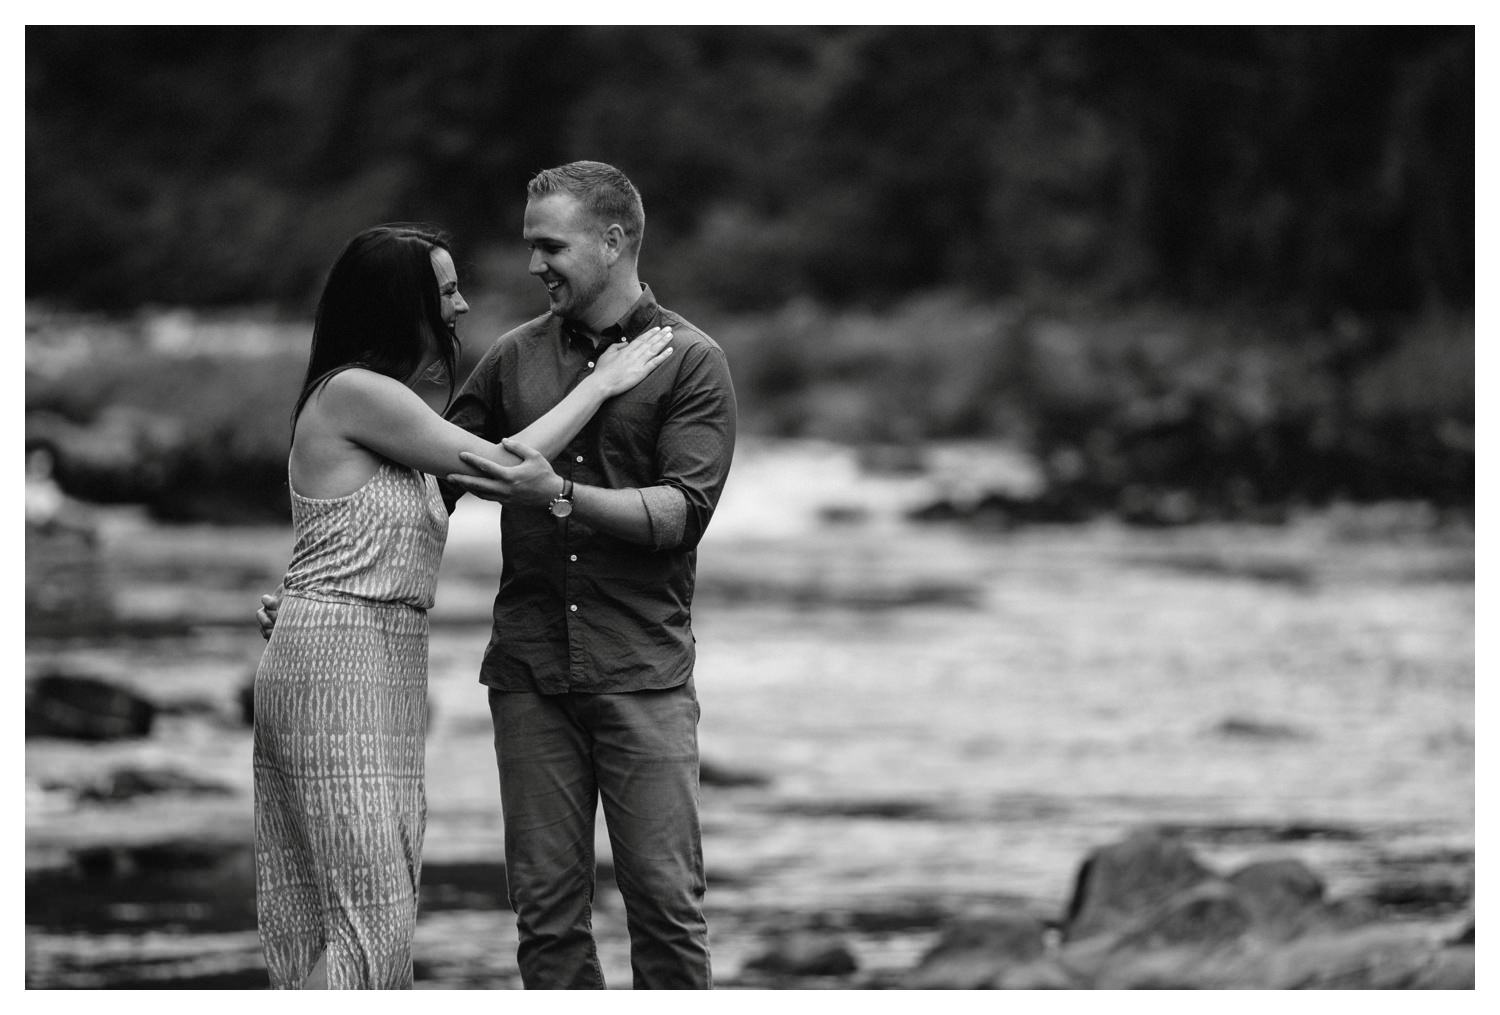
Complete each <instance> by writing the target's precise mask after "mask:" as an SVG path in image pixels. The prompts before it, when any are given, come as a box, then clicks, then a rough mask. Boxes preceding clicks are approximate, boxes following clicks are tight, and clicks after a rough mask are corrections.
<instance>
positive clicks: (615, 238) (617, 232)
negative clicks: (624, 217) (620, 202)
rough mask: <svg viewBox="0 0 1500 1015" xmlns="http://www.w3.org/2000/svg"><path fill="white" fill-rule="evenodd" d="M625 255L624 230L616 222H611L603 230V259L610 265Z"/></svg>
mask: <svg viewBox="0 0 1500 1015" xmlns="http://www.w3.org/2000/svg"><path fill="white" fill-rule="evenodd" d="M624 253H625V230H624V229H623V228H621V226H620V224H619V223H618V222H611V223H610V224H609V225H608V226H606V227H605V229H604V258H605V260H606V261H608V262H609V263H610V264H614V263H615V262H616V261H618V260H619V259H620V255H622V254H624Z"/></svg>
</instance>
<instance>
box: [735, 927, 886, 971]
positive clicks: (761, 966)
mask: <svg viewBox="0 0 1500 1015" xmlns="http://www.w3.org/2000/svg"><path fill="white" fill-rule="evenodd" d="M745 968H746V969H753V970H757V971H759V972H762V973H780V974H783V975H790V976H844V975H846V974H848V973H852V972H854V971H855V970H856V969H858V968H859V963H858V962H856V961H855V958H854V953H853V952H851V951H850V950H849V946H848V945H846V944H845V943H844V942H843V941H842V940H841V939H839V938H835V937H828V936H826V935H823V934H813V933H807V932H800V933H794V934H789V935H787V936H786V937H784V938H781V939H780V940H778V941H777V942H776V943H775V944H774V945H772V946H771V947H770V948H768V949H766V950H765V951H763V952H761V953H760V954H758V955H756V956H755V957H753V958H752V959H750V961H749V962H747V963H745Z"/></svg>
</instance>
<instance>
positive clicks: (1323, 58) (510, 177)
mask: <svg viewBox="0 0 1500 1015" xmlns="http://www.w3.org/2000/svg"><path fill="white" fill-rule="evenodd" d="M26 48H27V85H26V103H27V120H26V193H27V200H26V230H27V259H26V265H27V271H26V291H27V295H28V297H33V298H43V299H47V300H49V301H56V302H61V303H64V304H68V305H72V306H75V307H84V308H98V309H115V310H118V309H128V308H132V307H136V306H139V305H141V304H143V303H165V304H186V305H198V306H213V305H233V304H243V303H270V304H279V305H282V306H284V307H287V308H288V309H293V310H296V311H299V312H300V311H303V310H305V309H306V308H307V306H308V305H309V303H310V301H311V300H312V298H313V296H314V294H315V292H316V289H317V286H318V284H319V282H320V281H321V276H322V273H323V271H324V270H325V269H326V266H327V264H328V263H329V262H330V260H331V258H332V256H333V254H334V253H336V252H337V248H338V246H339V245H340V243H341V242H342V240H343V239H344V238H346V237H347V236H348V235H350V234H352V233H353V232H354V231H356V230H358V229H359V228H362V227H363V226H365V225H367V224H369V223H371V222H375V221H380V220H388V219H394V218H401V219H412V218H423V219H431V220H435V221H437V222H440V223H443V224H445V225H447V226H448V227H450V228H451V229H452V230H453V231H454V233H455V234H456V237H457V238H458V240H459V242H460V245H461V248H462V252H464V253H465V254H466V255H467V259H468V260H469V261H470V262H471V263H470V265H469V269H468V270H469V273H470V275H471V276H473V277H474V282H475V283H476V284H477V286H481V287H487V288H491V289H504V288H506V287H507V286H510V285H514V284H516V283H517V277H518V276H520V275H521V272H520V271H519V270H518V268H519V224H520V218H521V207H522V204H523V187H524V184H525V181H526V179H527V178H528V177H529V176H530V175H531V174H532V173H533V172H535V171H536V170H538V169H540V168H543V167H545V166H549V165H555V164H558V163H560V162H564V161H567V160H570V159H574V158H585V157H586V158H597V159H602V160H605V161H611V162H614V163H616V164H618V165H620V166H621V167H622V168H624V169H625V170H626V171H627V172H628V173H629V174H630V175H631V176H632V178H633V179H635V180H636V181H637V183H638V184H639V186H640V187H641V189H642V191H643V193H644V194H645V197H646V203H647V211H648V216H649V219H650V232H649V234H648V246H647V260H648V262H649V263H648V265H647V267H648V269H649V270H648V271H647V272H646V274H647V277H648V278H650V279H652V280H653V282H655V281H656V280H658V279H659V280H661V282H660V283H657V284H658V285H659V286H661V287H663V288H666V287H668V284H669V287H670V290H671V291H674V292H691V293H692V294H693V297H692V302H693V303H694V304H695V305H696V306H700V307H701V306H714V307H718V308H721V309H723V310H726V311H746V310H758V309H770V308H774V307H777V306H781V305H784V304H785V303H787V302H788V301H789V300H792V299H796V298H799V297H808V298H813V299H816V300H818V301H820V302H822V303H825V304H832V305H835V306H837V305H851V304H861V305H880V304H882V303H887V302H889V301H890V300H892V299H895V298H898V297H900V296H902V295H904V294H906V293H909V292H912V291H916V290H922V289H926V288H931V287H936V286H943V287H956V288H958V289H960V290H961V291H964V292H967V293H971V294H973V295H975V296H976V297H981V298H992V297H1010V296H1021V297H1025V298H1031V299H1035V298H1042V299H1048V298H1052V297H1054V296H1058V297H1066V298H1068V299H1071V300H1076V299H1079V298H1084V299H1089V300H1093V301H1103V302H1106V303H1108V302H1115V301H1139V300H1141V299H1165V300H1171V301H1176V302H1179V303H1184V304H1190V305H1195V306H1200V307H1201V306H1213V307H1223V306H1232V305H1239V306H1246V305H1250V306H1261V305H1267V304H1271V305H1275V306H1277V307H1292V308H1296V309H1297V310H1300V311H1305V312H1307V313H1308V314H1310V315H1312V316H1311V318H1310V319H1314V320H1315V319H1318V318H1319V317H1326V315H1329V314H1332V313H1334V312H1353V313H1356V314H1359V315H1361V316H1365V317H1368V316H1381V315H1386V314H1392V313H1394V314H1404V313H1409V312H1413V311H1416V310H1420V309H1427V308H1431V307H1433V306H1435V305H1436V306H1442V307H1447V308H1463V307H1470V306H1472V302H1473V288H1474V109H1475V107H1474V31H1473V28H1472V27H1470V26H1459V27H1447V28H1410V27H1407V28H1401V27H1397V28H1379V27H1376V28H1360V27H1323V28H1318V27H1309V28H1177V29H1159V28H1134V27H1114V28H1079V27H1073V28H1043V27H1018V28H1004V27H994V28H976V27H967V28H938V27H837V28H813V27H764V28H731V27H705V28H670V27H668V28H663V27H648V28H588V27H550V28H549V27H508V28H478V29H476V28H247V27H236V28H212V27H195V28H186V27H178V28H172V27H167V28H76V27H67V28H37V27H31V28H28V29H27V32H26ZM471 287H472V286H471Z"/></svg>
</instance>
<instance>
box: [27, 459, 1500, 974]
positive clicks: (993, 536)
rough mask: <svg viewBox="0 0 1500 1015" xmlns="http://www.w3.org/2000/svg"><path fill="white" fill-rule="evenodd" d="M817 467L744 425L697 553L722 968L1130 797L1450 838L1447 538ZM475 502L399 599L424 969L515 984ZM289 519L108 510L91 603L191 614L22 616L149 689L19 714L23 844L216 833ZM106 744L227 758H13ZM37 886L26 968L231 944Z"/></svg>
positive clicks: (708, 800)
mask: <svg viewBox="0 0 1500 1015" xmlns="http://www.w3.org/2000/svg"><path fill="white" fill-rule="evenodd" d="M992 464H993V463H992ZM851 470H852V466H851V465H850V459H849V458H848V457H847V456H844V455H842V454H840V453H838V452H836V451H834V450H831V449H818V448H815V447H814V448H808V447H803V448H800V449H791V448H784V447H779V446H752V447H749V448H747V450H746V451H745V452H744V453H742V455H741V461H740V462H739V463H737V465H736V472H735V474H734V475H733V476H732V478H731V484H730V493H729V495H728V496H727V497H726V501H725V504H724V506H723V508H722V510H721V514H720V517H719V519H717V520H716V522H715V527H714V530H713V531H712V532H711V534H710V539H709V540H708V541H707V542H706V543H705V545H704V547H703V549H702V553H701V561H700V596H699V601H698V604H697V606H696V608H695V629H696V631H697V636H698V643H699V666H698V675H697V685H698V692H699V697H700V700H701V702H702V705H703V719H702V724H701V729H700V733H701V747H702V755H703V759H704V763H705V788H704V805H703V819H704V836H705V851H706V854H707V860H708V865H709V879H710V893H709V917H710V924H711V929H712V935H713V944H714V951H715V965H716V975H717V976H718V977H719V978H720V979H721V981H723V982H724V983H725V984H726V985H735V984H736V983H737V982H738V983H742V984H743V985H754V984H753V980H751V979H749V978H747V974H745V973H744V967H745V964H746V962H747V960H748V959H749V958H750V957H751V956H753V955H754V954H755V953H756V952H757V951H759V950H761V949H763V948H764V947H765V946H766V945H767V944H768V943H769V942H770V941H771V940H773V939H774V937H775V935H776V934H778V933H780V932H782V931H784V930H785V929H787V928H788V927H796V926H814V927H824V928H832V929H836V930H838V931H839V932H841V933H843V934H845V935H846V937H847V939H848V941H849V942H850V944H851V946H852V947H853V949H854V951H855V953H856V955H857V956H858V958H859V959H860V962H861V965H862V968H864V969H867V970H879V969H892V970H895V969H901V968H905V967H908V966H910V965H911V964H912V963H913V962H914V961H915V960H916V959H917V958H918V957H919V955H920V952H921V950H922V948H924V947H925V946H926V944H927V943H929V942H930V941H931V939H932V937H933V934H934V929H935V927H936V922H937V920H938V919H939V918H941V917H943V916H944V915H952V914H962V913H968V912H975V911H979V910H982V909H983V908H984V907H985V906H986V905H989V904H993V903H996V902H999V901H1002V900H1012V899H1020V900H1023V901H1024V902H1026V903H1028V904H1030V905H1032V906H1033V907H1034V908H1035V909H1036V910H1037V911H1038V912H1041V913H1044V914H1056V913H1057V912H1058V911H1059V910H1061V908H1062V907H1063V906H1065V905H1066V902H1067V898H1068V893H1069V892H1070V890H1071V886H1072V878H1073V876H1074V873H1075V872H1076V869H1077V866H1078V864H1079V862H1080V860H1081V859H1082V858H1083V856H1084V854H1085V853H1086V852H1087V851H1088V850H1090V849H1092V848H1094V847H1096V846H1099V845H1103V844H1105V843H1107V842H1109V841H1112V840H1113V839H1115V838H1117V837H1119V836H1120V835H1122V834H1124V833H1125V832H1127V831H1129V830H1130V829H1132V828H1135V827H1138V826H1140V825H1142V824H1146V823H1159V824H1168V825H1172V826H1175V827H1178V828H1180V829H1181V830H1182V831H1183V834H1184V835H1185V836H1187V837H1188V839H1189V841H1190V842H1191V843H1192V845H1193V846H1194V848H1195V849H1197V850H1198V851H1199V852H1200V853H1201V855H1202V856H1203V857H1204V859H1205V860H1207V861H1208V862H1210V863H1212V864H1215V865H1221V866H1224V867H1232V866H1234V865H1237V864H1238V863H1241V862H1243V861H1245V860H1247V859H1251V858H1259V857H1266V856H1298V857H1301V858H1302V859H1304V860H1306V861H1307V862H1308V863H1310V864H1311V865H1313V866H1314V868H1315V869H1317V870H1318V871H1319V872H1320V873H1321V874H1322V875H1323V876H1324V877H1325V878H1326V879H1327V881H1328V884H1329V891H1330V893H1331V894H1335V895H1337V894H1340V893H1344V892H1353V891H1357V890H1359V888H1360V887H1361V886H1362V885H1365V884H1368V883H1369V882H1370V881H1371V880H1372V879H1375V878H1377V877H1379V876H1381V874H1382V872H1388V871H1389V870H1390V869H1392V868H1394V867H1399V866H1400V865H1402V864H1404V863H1420V862H1425V861H1427V860H1430V859H1431V858H1433V857H1442V856H1449V855H1458V856H1462V855H1464V854H1466V853H1470V854H1471V852H1472V849H1473V845H1474V710H1473V705H1474V581H1473V559H1474V558H1473V545H1472V538H1471V537H1464V536H1462V535H1458V536H1455V535H1454V534H1452V533H1449V534H1447V535H1444V534H1441V533H1438V534H1433V533H1430V532H1428V533H1416V534H1413V533H1412V532H1411V531H1409V529H1408V528H1407V527H1403V526H1401V525H1394V526H1384V527H1382V526H1379V525H1377V526H1374V528H1373V529H1370V527H1369V526H1367V525H1363V524H1362V523H1361V524H1356V522H1357V519H1356V520H1355V521H1351V520H1350V519H1349V518H1347V517H1341V516H1338V515H1336V514H1335V515H1322V516H1319V517H1317V518H1312V519H1307V520H1304V521H1302V522H1299V523H1297V524H1294V525H1291V526H1288V527H1284V528H1276V529H1263V528H1262V529H1253V528H1237V527H1236V528H1194V529H1185V530H1177V531H1169V532H1168V531H1162V532H1141V531H1129V530H1124V529H1121V528H1118V527H1114V526H1108V525H1095V526H1088V527H1078V528H1057V529H1028V530H1020V531H1015V532H1009V533H1006V532H997V531H980V532H975V531H965V530H963V529H959V528H947V527H932V526H927V527H921V526H915V525H911V524H908V523H905V522H902V521H900V513H901V510H902V509H903V508H904V507H906V506H909V503H910V501H911V499H912V498H913V497H915V496H917V488H916V486H914V485H913V484H912V483H911V482H909V481H907V480H884V481H876V480H871V479H868V478H862V477H859V476H858V474H857V473H856V472H853V471H851ZM497 518H498V514H497V509H495V508H493V506H492V505H477V504H466V505H464V506H461V507H460V509H459V512H458V513H457V515H455V518H454V531H453V535H452V538H451V541H450V545H449V550H448V554H447V557H446V558H445V563H444V572H443V577H442V579H441V581H440V586H439V603H438V606H437V608H436V609H435V610H434V612H433V622H434V630H433V636H432V674H431V697H432V702H433V706H434V720H433V725H432V729H431V732H430V737H429V743H428V784H429V788H428V795H429V805H430V819H429V822H430V823H429V828H428V833H427V851H426V856H427V863H428V866H429V871H431V872H433V873H432V875H431V876H432V877H433V878H434V879H435V880H434V881H433V883H432V887H431V891H432V892H433V893H434V895H433V897H434V899H438V900H439V901H437V902H435V903H434V904H433V905H432V906H429V907H428V908H426V909H424V914H423V918H422V921H421V926H420V929H419V935H418V952H419V963H420V965H419V977H421V978H422V982H421V983H420V984H419V985H421V986H426V987H445V986H448V987H451V986H502V987H503V986H515V985H516V982H515V979H514V967H513V962H512V960H511V958H510V956H511V952H512V949H513V944H514V930H513V926H512V923H511V916H510V914H509V913H508V912H505V911H504V910H503V909H502V908H501V900H503V885H501V884H498V883H495V882H496V879H495V878H494V877H493V876H489V875H487V874H486V872H487V871H491V870H493V868H492V867H491V866H490V865H492V864H493V863H496V862H498V861H499V860H500V858H501V857H500V841H501V840H500V836H501V824H500V817H499V807H498V799H499V794H498V783H497V778H496V775H495V771H494V764H493V754H492V752H491V745H490V730H489V720H488V714H487V709H486V706H485V700H484V692H483V688H481V687H480V686H479V685H478V684H477V682H476V677H475V674H476V671H477V664H478V659H479V656H480V653H481V652H482V650H483V647H484V644H485V641H486V639H487V637H488V625H487V622H486V618H487V614H488V604H489V600H490V597H491V596H492V595H493V589H494V580H495V575H496V574H497V573H498V550H497V548H496V547H495V545H494V538H493V528H494V526H495V525H496V524H497ZM1367 529H1370V530H1369V531H1366V530H1367ZM289 541H290V540H289V534H288V533H286V532H284V531H279V530H234V531H222V530H211V529H186V530H183V529H173V530H167V529H161V528H157V527H154V526H150V525H148V524H146V523H144V522H141V521H140V520H139V519H138V518H137V517H135V516H132V515H129V514H123V515H112V516H110V519H109V520H108V523H107V525H106V528H105V539H104V546H105V548H106V558H107V560H108V568H109V575H110V579H111V583H112V585H111V587H112V589H113V594H114V596H115V600H116V603H117V606H118V608H119V609H120V610H121V611H122V612H124V613H125V614H127V615H129V616H132V617H137V618H140V619H141V621H142V624H143V626H144V625H145V624H146V622H148V621H152V620H158V621H159V620H163V619H172V618H176V619H178V620H181V619H187V620H191V621H192V622H193V623H192V624H191V625H190V626H186V627H185V628H183V629H181V630H177V631H175V632H172V631H169V632H168V633H159V634H158V635H156V636H152V637H141V636H117V637H111V638H108V639H102V640H101V639H89V638H79V639H73V640H69V641H60V640H48V641H43V640H40V639H37V640H33V641H31V642H28V646H27V659H28V666H29V667H30V668H31V669H33V670H35V669H36V668H38V667H41V666H54V665H60V666H64V667H66V668H70V669H72V670H74V671H77V672H90V673H97V674H101V675H105V676H108V677H110V678H111V679H117V680H119V681H121V682H124V683H128V684H129V685H130V686H132V687H135V688H137V689H139V690H141V691H143V692H144V693H146V694H148V695H150V696H151V697H153V698H154V699H156V700H158V701H159V702H167V703H177V704H179V705H182V706H183V707H180V708H177V709H176V713H177V714H173V715H169V716H167V717H165V718H163V719H162V720H161V721H160V722H159V723H158V726H157V730H156V732H155V733H154V734H153V736H152V737H151V738H150V740H148V741H144V742H134V743H122V744H114V745H106V746H96V747H89V746H81V745H77V744H70V743H65V742H61V741H43V740H36V741H30V742H29V743H28V746H27V785H28V793H27V847H28V868H29V869H31V870H44V869H47V868H48V867H49V865H56V864H59V863H61V862H63V858H64V857H65V856H66V854H67V851H68V850H69V849H73V848H77V847H79V846H83V845H88V844H96V843H101V842H124V843H130V842H139V843H146V842H152V841H156V840H158V839H161V838H163V837H168V836H179V837H194V836H196V837H200V838H210V839H216V840H218V841H234V840H236V839H238V840H240V841H248V836H249V828H250V768H249V755H250V734H249V731H248V730H247V729H245V728H244V727H243V726H241V725H238V724H237V723H235V722H234V721H232V716H233V711H234V705H233V701H234V695H235V693H236V692H237V691H238V689H239V688H240V686H241V685H242V684H243V683H244V682H245V681H246V680H247V679H248V678H249V676H250V674H251V673H252V672H253V670H254V666H255V664H256V661H257V660H258V658H259V653H260V648H261V642H260V639H259V637H258V635H257V634H256V633H255V631H254V628H253V625H252V624H251V623H250V620H249V617H250V614H251V612H253V608H254V598H255V595H256V594H258V592H260V591H263V590H265V589H268V588H270V587H271V586H272V585H274V583H275V580H276V577H277V574H278V572H279V569H280V568H281V567H282V566H283V565H284V564H285V553H286V549H287V546H288V545H289ZM125 764H133V765H148V766H162V767H173V768H179V769H182V770H185V771H189V772H192V773H195V774H196V775H199V776H202V777H204V778H206V779H213V780H217V781H220V782H222V783H223V784H224V785H225V786H227V787H230V788H231V789H232V790H233V792H232V793H230V794H228V795H225V796H216V797H207V796H205V797H190V798H172V797H148V798H142V799H140V800H138V801H136V802H132V803H129V804H123V805H103V804H94V805H86V804H78V803H76V802H74V801H72V800H71V799H70V798H68V797H67V796H66V795H65V794H63V793H60V792H57V791H54V790H49V789H48V788H47V787H48V786H49V785H57V784H59V783H65V782H66V781H68V780H70V779H71V780H74V781H75V782H76V781H78V780H81V779H86V778H88V777H89V775H90V773H98V772H103V771H107V770H108V769H109V768H110V767H111V766H119V765H125ZM600 855H601V857H605V858H607V856H608V843H607V840H606V839H605V838H604V835H603V829H602V823H601V829H600ZM487 878H488V880H487ZM148 908H149V907H148ZM34 910H35V911H37V912H42V914H43V915H42V917H38V918H36V919H33V911H34ZM119 915H120V914H118V913H116V914H115V916H116V917H119ZM126 915H127V916H128V913H127V914H126ZM44 917H45V913H44V912H43V909H42V907H37V906H34V905H33V900H31V899H30V898H29V899H28V945H27V952H28V955H27V958H28V979H29V980H30V981H34V982H35V983H36V985H43V986H69V985H79V984H80V983H81V982H82V983H83V985H87V984H86V982H84V981H86V980H87V970H88V969H89V968H90V966H89V963H88V962H87V961H85V959H84V958H83V957H82V956H85V955H88V954H92V955H94V956H96V957H97V956H99V955H102V954H109V955H117V956H118V958H119V962H120V964H121V965H124V966H129V965H130V964H131V963H132V962H139V961H142V960H143V957H145V956H149V955H150V954H153V953H161V952H163V951H165V952H166V953H170V954H174V955H178V956H179V957H181V959H182V964H183V968H185V969H186V968H190V967H194V963H195V962H196V968H201V967H202V966H203V965H204V963H208V965H210V966H212V963H213V959H212V956H213V955H214V954H218V953H228V954H231V955H238V956H240V957H241V958H240V960H239V961H241V963H243V956H244V955H246V954H253V952H254V948H255V941H254V933H253V926H252V928H251V929H248V930H247V929H246V928H245V927H244V926H242V925H241V926H230V927H226V928H224V929H221V930H218V931H212V932H210V931H208V930H207V929H206V928H204V927H196V928H195V927H193V926H191V922H192V921H191V920H189V921H188V924H189V926H187V927H186V929H184V928H183V927H179V928H178V929H177V930H175V931H174V930H173V928H172V927H171V926H170V921H168V922H167V923H166V924H165V925H164V924H163V923H162V922H161V921H160V920H157V921H154V922H152V921H149V920H147V921H145V922H143V923H142V924H140V925H139V926H137V927H136V928H135V932H132V931H131V927H130V923H129V920H124V926H125V930H124V931H121V930H120V927H119V926H117V924H119V923H120V920H118V919H116V920H114V922H113V923H111V924H110V927H109V929H108V930H107V931H106V930H105V929H104V927H103V926H102V925H103V924H105V923H109V921H104V920H101V921H100V924H101V926H100V927H96V928H93V929H91V928H90V927H89V926H88V925H87V924H88V921H87V920H83V921H82V922H81V923H79V922H78V921H75V922H74V924H73V925H71V926H70V927H69V928H68V929H66V930H63V929H60V928H59V927H58V926H55V925H54V926H50V927H49V925H48V921H47V920H46V919H45V918H44ZM112 919H113V918H112ZM143 919H144V918H143ZM241 923H243V921H241ZM596 923H597V927H598V931H599V936H600V938H601V948H602V951H603V957H604V961H605V963H606V967H607V968H606V973H607V975H608V977H609V979H610V981H611V983H612V985H617V986H628V983H629V965H628V945H627V943H626V940H625V934H624V926H623V913H622V911H621V909H620V906H619V904H618V900H617V897H616V896H614V895H613V889H612V888H609V889H607V890H606V891H604V892H601V900H600V911H599V914H598V918H597V920H596ZM174 934H175V935H176V936H175V937H174ZM195 948H196V951H195ZM216 949H217V952H216ZM174 950H175V951H174ZM205 956H206V957H205ZM224 961H225V962H226V963H228V964H230V965H233V962H234V960H231V959H225V960H224ZM70 977H72V978H73V982H69V978H70Z"/></svg>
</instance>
